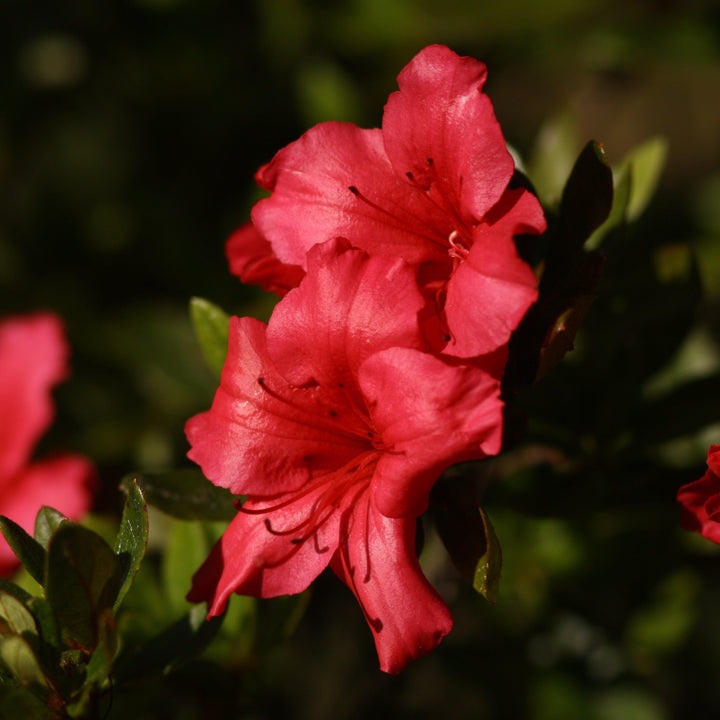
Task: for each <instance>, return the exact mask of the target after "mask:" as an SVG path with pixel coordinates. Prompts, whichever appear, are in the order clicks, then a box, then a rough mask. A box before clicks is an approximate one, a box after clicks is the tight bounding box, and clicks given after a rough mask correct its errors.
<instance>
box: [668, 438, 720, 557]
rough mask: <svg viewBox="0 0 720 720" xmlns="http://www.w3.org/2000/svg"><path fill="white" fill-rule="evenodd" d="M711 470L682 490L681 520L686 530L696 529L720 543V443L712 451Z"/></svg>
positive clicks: (709, 456) (713, 446)
mask: <svg viewBox="0 0 720 720" xmlns="http://www.w3.org/2000/svg"><path fill="white" fill-rule="evenodd" d="M707 465H708V469H707V472H706V473H705V474H704V475H703V476H702V477H701V478H700V479H699V480H695V481H694V482H691V483H689V484H688V485H683V487H681V488H680V489H679V490H678V494H677V499H678V502H679V503H680V505H681V506H682V509H683V510H682V516H681V518H680V523H681V524H682V526H683V527H684V528H685V529H686V530H695V531H696V532H699V533H700V534H701V535H702V536H703V537H705V538H707V539H708V540H712V541H713V542H716V543H720V445H712V446H711V447H710V450H708V457H707Z"/></svg>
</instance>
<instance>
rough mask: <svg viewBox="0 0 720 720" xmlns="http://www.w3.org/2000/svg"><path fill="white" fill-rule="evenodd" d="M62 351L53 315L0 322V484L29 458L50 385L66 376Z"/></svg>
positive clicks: (43, 423)
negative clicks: (0, 411)
mask: <svg viewBox="0 0 720 720" xmlns="http://www.w3.org/2000/svg"><path fill="white" fill-rule="evenodd" d="M67 356H68V347H67V345H66V343H65V339H64V338H63V331H62V322H61V321H60V319H59V318H58V317H57V316H55V315H51V314H49V313H44V314H38V315H34V316H29V317H18V318H11V319H8V320H5V321H4V322H2V323H0V407H2V414H0V488H2V487H3V485H4V483H5V482H6V481H7V479H8V478H10V477H11V476H12V475H14V474H15V473H16V472H18V471H19V470H20V468H21V467H22V465H23V464H24V463H25V462H26V461H27V460H28V459H29V457H30V454H31V452H32V449H33V447H34V445H35V443H36V442H37V440H38V438H39V437H40V435H41V434H42V433H43V432H44V431H45V430H46V429H47V427H48V425H49V424H50V423H51V422H52V418H53V414H54V409H53V404H52V399H51V396H50V390H51V388H52V387H53V386H54V385H55V384H57V383H58V382H60V381H61V380H62V379H64V378H65V377H66V375H67V373H68V367H67ZM3 491H4V490H3Z"/></svg>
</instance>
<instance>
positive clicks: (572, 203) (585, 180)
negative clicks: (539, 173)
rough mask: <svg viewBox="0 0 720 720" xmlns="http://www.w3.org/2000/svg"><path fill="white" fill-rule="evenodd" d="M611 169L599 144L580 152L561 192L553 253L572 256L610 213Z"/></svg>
mask: <svg viewBox="0 0 720 720" xmlns="http://www.w3.org/2000/svg"><path fill="white" fill-rule="evenodd" d="M612 201H613V178H612V170H611V169H610V165H609V163H608V161H607V157H606V156H605V151H604V150H603V148H602V145H600V144H599V143H596V142H594V141H590V142H589V143H588V144H587V145H586V146H585V147H584V149H583V151H582V152H581V153H580V155H579V157H578V159H577V160H576V162H575V165H574V166H573V169H572V172H571V173H570V177H569V178H568V181H567V183H566V184H565V189H564V190H563V195H562V203H561V205H560V217H559V221H558V238H557V241H556V243H555V246H554V247H553V248H552V250H554V251H555V252H556V253H560V254H561V255H562V254H565V253H570V254H573V253H574V252H577V251H578V250H579V249H580V247H582V245H583V244H584V242H585V240H587V239H588V238H589V237H590V235H591V233H592V232H593V230H595V229H596V228H598V227H600V225H601V224H602V223H603V222H604V221H605V219H606V218H607V216H608V215H609V213H610V209H611V207H612Z"/></svg>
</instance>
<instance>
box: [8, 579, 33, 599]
mask: <svg viewBox="0 0 720 720" xmlns="http://www.w3.org/2000/svg"><path fill="white" fill-rule="evenodd" d="M0 592H4V593H7V594H8V595H12V596H13V597H14V598H17V599H18V600H20V602H22V603H26V604H27V603H28V601H29V600H31V599H32V595H31V594H30V593H29V592H28V591H27V590H23V588H21V587H20V586H19V585H16V584H15V583H13V582H10V581H9V580H6V579H5V578H0Z"/></svg>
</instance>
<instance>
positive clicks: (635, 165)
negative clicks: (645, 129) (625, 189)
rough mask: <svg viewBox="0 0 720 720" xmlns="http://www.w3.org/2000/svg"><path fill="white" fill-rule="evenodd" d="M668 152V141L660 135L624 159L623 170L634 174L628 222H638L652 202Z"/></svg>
mask: <svg viewBox="0 0 720 720" xmlns="http://www.w3.org/2000/svg"><path fill="white" fill-rule="evenodd" d="M667 151H668V143H667V140H666V139H665V138H664V137H661V136H659V135H658V136H655V137H652V138H650V139H649V140H646V141H645V142H644V143H642V144H641V145H638V146H637V147H636V148H633V150H632V151H631V152H630V153H628V155H627V156H626V157H625V158H623V161H622V164H621V166H620V167H621V170H622V169H625V168H628V169H629V170H630V171H631V174H632V183H631V191H630V199H629V203H628V208H627V219H628V221H630V222H632V221H633V220H636V219H637V218H638V217H639V216H640V215H641V214H642V212H643V211H644V210H645V208H646V207H647V205H648V203H649V202H650V200H652V197H653V195H654V194H655V190H656V188H657V186H658V183H659V181H660V176H661V175H662V171H663V168H664V167H665V160H666V158H667Z"/></svg>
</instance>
